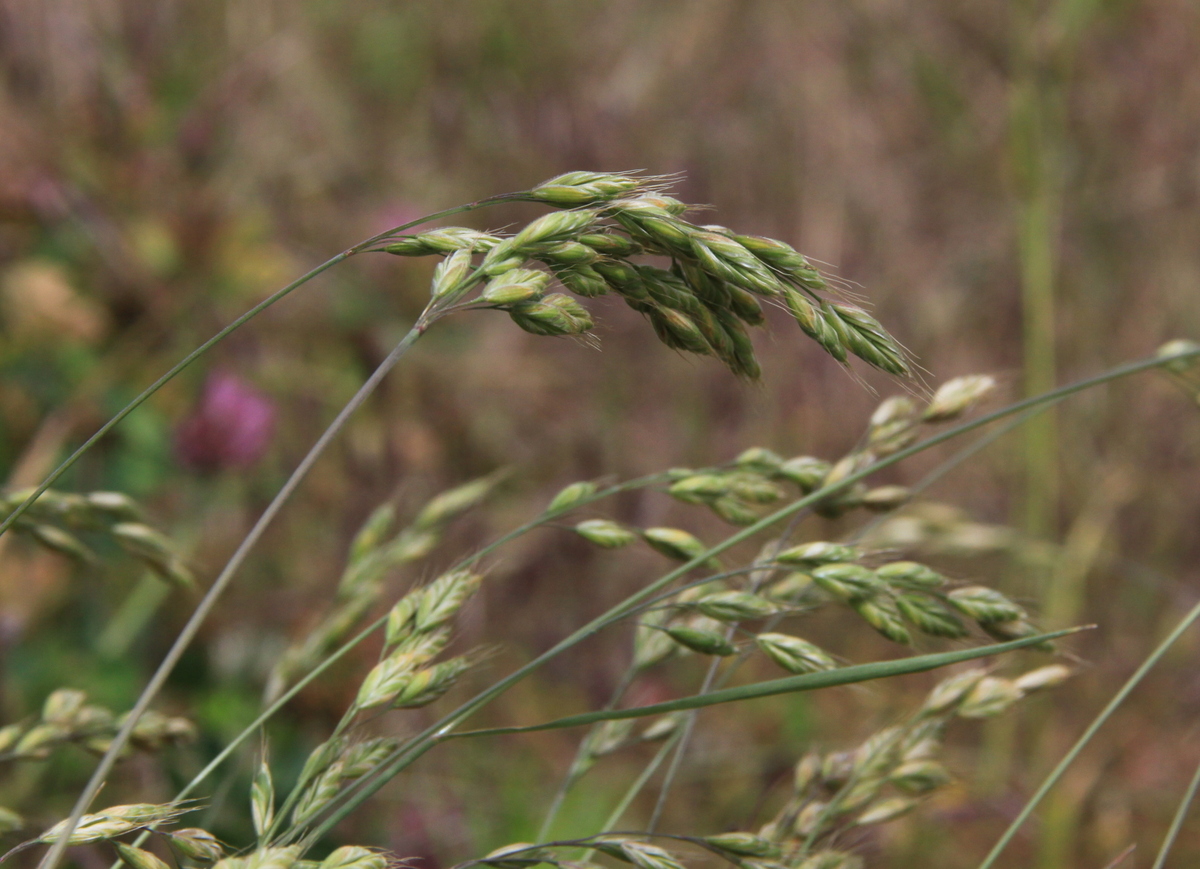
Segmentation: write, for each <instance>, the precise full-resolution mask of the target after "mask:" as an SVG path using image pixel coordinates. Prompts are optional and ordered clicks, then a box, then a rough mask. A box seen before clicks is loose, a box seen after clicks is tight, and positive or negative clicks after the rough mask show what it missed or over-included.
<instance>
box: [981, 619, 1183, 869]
mask: <svg viewBox="0 0 1200 869" xmlns="http://www.w3.org/2000/svg"><path fill="white" fill-rule="evenodd" d="M1197 619H1200V603H1198V604H1196V606H1194V607H1193V608H1192V609H1191V611H1190V612H1188V614H1187V615H1185V616H1184V617H1183V619H1181V620H1180V622H1179V623H1178V624H1177V625H1176V626H1175V628H1174V629H1173V630H1172V631H1171V633H1170V634H1168V635H1167V638H1166V639H1165V640H1163V641H1162V642H1161V643H1160V644H1159V645H1158V647H1157V648H1156V649H1155V650H1154V651H1153V652H1151V653H1150V655H1149V657H1147V658H1146V660H1145V661H1143V662H1142V664H1141V666H1140V667H1138V668H1137V670H1135V671H1134V673H1133V675H1132V676H1130V677H1129V679H1128V680H1127V681H1126V682H1125V684H1124V685H1122V686H1121V690H1120V691H1118V692H1117V693H1116V694H1115V695H1114V696H1113V698H1112V699H1111V700H1110V701H1108V704H1107V705H1106V706H1105V707H1104V709H1103V710H1101V712H1100V714H1099V715H1097V716H1096V717H1095V718H1094V719H1093V720H1092V723H1091V724H1089V725H1088V727H1087V729H1086V730H1085V731H1084V732H1083V735H1082V736H1080V737H1079V740H1078V741H1077V742H1076V743H1075V744H1074V745H1073V746H1071V750H1070V751H1068V752H1067V753H1066V754H1065V755H1064V756H1063V759H1062V760H1060V761H1059V762H1058V765H1057V766H1055V767H1054V769H1053V770H1051V771H1050V774H1049V775H1048V776H1046V779H1045V781H1043V782H1042V784H1041V786H1040V787H1039V788H1038V789H1037V791H1035V792H1034V794H1033V796H1032V797H1030V798H1029V800H1028V801H1027V802H1026V803H1025V805H1024V807H1023V808H1022V809H1021V811H1020V813H1019V814H1018V815H1017V817H1016V818H1014V819H1013V822H1012V823H1011V824H1009V826H1008V829H1007V830H1005V831H1004V834H1003V835H1002V836H1001V837H1000V839H999V840H998V841H997V842H996V844H995V845H994V846H993V847H992V850H991V851H989V852H988V855H987V856H986V857H985V858H984V859H983V862H982V863H980V864H979V869H990V867H991V866H993V865H994V864H995V862H996V860H997V859H998V858H999V856H1000V854H1001V853H1002V852H1003V851H1004V849H1005V848H1006V847H1007V846H1008V843H1009V842H1011V841H1012V839H1013V837H1014V836H1015V835H1016V834H1017V831H1018V830H1020V829H1021V827H1022V826H1024V824H1025V822H1026V821H1027V820H1029V816H1030V815H1032V814H1033V812H1034V809H1036V808H1037V807H1038V804H1039V803H1041V801H1042V800H1043V799H1044V798H1045V796H1046V794H1048V793H1049V792H1050V789H1051V788H1053V787H1054V786H1055V785H1056V784H1057V783H1058V780H1059V779H1060V778H1062V776H1063V773H1065V772H1066V771H1067V768H1068V767H1069V766H1070V765H1071V764H1072V763H1074V762H1075V758H1077V757H1078V756H1079V753H1080V752H1082V751H1083V749H1084V748H1085V747H1087V744H1088V743H1089V742H1091V741H1092V737H1094V736H1095V735H1096V733H1097V732H1098V731H1099V730H1100V728H1101V727H1103V726H1104V724H1105V723H1106V722H1107V721H1108V719H1109V718H1111V717H1112V714H1113V712H1115V711H1116V710H1117V707H1119V706H1120V705H1121V704H1122V703H1124V702H1125V698H1126V697H1128V696H1129V695H1130V694H1131V693H1132V692H1133V689H1134V688H1136V687H1137V686H1138V685H1139V684H1141V681H1142V679H1144V678H1145V677H1146V674H1147V673H1149V672H1150V670H1151V669H1153V667H1154V665H1155V664H1157V663H1158V662H1159V661H1160V660H1162V657H1163V655H1165V654H1166V653H1167V650H1168V649H1170V648H1171V646H1173V645H1175V643H1176V641H1178V640H1179V638H1180V637H1182V636H1183V635H1184V633H1185V632H1186V631H1187V629H1188V628H1190V627H1191V626H1192V625H1193V624H1195V622H1196V621H1197Z"/></svg>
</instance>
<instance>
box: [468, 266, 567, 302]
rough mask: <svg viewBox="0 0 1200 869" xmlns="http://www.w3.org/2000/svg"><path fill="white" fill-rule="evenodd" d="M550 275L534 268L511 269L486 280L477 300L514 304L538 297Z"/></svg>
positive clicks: (541, 293)
mask: <svg viewBox="0 0 1200 869" xmlns="http://www.w3.org/2000/svg"><path fill="white" fill-rule="evenodd" d="M548 283H550V276H549V275H548V274H546V273H545V272H541V271H537V270H536V269H512V270H511V271H507V272H504V273H503V274H501V275H498V276H497V277H494V278H492V279H491V280H490V281H488V283H487V286H485V287H484V288H483V292H481V293H480V294H479V301H481V302H486V303H488V304H489V305H514V304H517V303H519V302H528V301H532V300H536V299H540V298H541V297H542V295H543V294H544V293H545V290H546V285H547V284H548Z"/></svg>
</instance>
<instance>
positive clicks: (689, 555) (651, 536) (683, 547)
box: [642, 528, 708, 561]
mask: <svg viewBox="0 0 1200 869" xmlns="http://www.w3.org/2000/svg"><path fill="white" fill-rule="evenodd" d="M642 539H643V540H645V541H646V542H647V543H648V544H649V545H650V547H651V548H652V549H654V550H655V551H656V552H660V553H662V554H663V555H665V556H667V558H673V559H675V560H676V561H692V560H693V559H695V558H699V557H700V556H701V555H703V554H704V553H705V552H706V551H707V550H708V547H707V546H705V545H704V544H703V543H702V542H701V541H700V540H699V539H698V538H697V537H696V536H695V535H693V534H689V533H688V532H687V531H683V530H681V529H679V528H647V529H645V530H644V531H642Z"/></svg>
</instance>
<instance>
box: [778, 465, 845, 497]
mask: <svg viewBox="0 0 1200 869" xmlns="http://www.w3.org/2000/svg"><path fill="white" fill-rule="evenodd" d="M832 467H833V466H832V465H831V464H830V463H829V462H827V461H825V460H824V459H818V458H815V457H813V456H796V457H795V458H792V459H788V460H787V461H786V462H784V463H783V464H782V465H780V466H779V474H780V476H782V477H783V478H785V479H787V480H790V481H791V482H793V483H795V484H796V485H797V486H799V487H800V491H802V492H804V494H806V495H807V494H808V493H810V492H815V491H816V490H817V489H819V488H820V487H821V483H822V482H823V481H824V480H825V478H826V477H827V476H828V475H829V471H830V469H831V468H832Z"/></svg>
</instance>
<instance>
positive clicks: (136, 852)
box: [113, 842, 169, 869]
mask: <svg viewBox="0 0 1200 869" xmlns="http://www.w3.org/2000/svg"><path fill="white" fill-rule="evenodd" d="M113 845H114V846H115V847H116V849H117V853H118V854H120V855H121V859H122V860H123V861H125V863H126V865H128V866H129V867H130V869H169V867H168V866H167V864H166V863H165V862H164V861H163V860H162V859H161V858H159V857H156V856H155V855H154V854H151V853H150V852H149V851H144V850H142V849H141V848H135V847H134V846H133V845H126V844H125V843H124V842H114V843H113Z"/></svg>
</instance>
